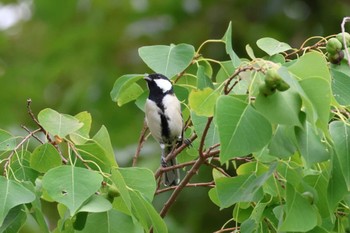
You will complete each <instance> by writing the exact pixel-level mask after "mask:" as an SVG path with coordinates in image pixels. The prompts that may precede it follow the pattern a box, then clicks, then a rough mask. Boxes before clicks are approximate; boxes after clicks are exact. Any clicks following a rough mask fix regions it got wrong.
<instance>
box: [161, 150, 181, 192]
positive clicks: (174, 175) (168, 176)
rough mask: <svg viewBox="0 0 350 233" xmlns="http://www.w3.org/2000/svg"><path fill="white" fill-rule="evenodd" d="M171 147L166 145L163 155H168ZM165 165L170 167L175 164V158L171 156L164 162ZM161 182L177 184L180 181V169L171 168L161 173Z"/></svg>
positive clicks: (167, 184)
mask: <svg viewBox="0 0 350 233" xmlns="http://www.w3.org/2000/svg"><path fill="white" fill-rule="evenodd" d="M172 149H173V148H172V147H170V146H169V147H167V148H166V149H165V152H166V153H165V155H166V156H167V155H169V153H170V152H171V151H172ZM164 165H165V167H171V166H174V165H176V158H172V159H170V160H169V161H167V162H166V164H164ZM163 183H164V185H166V186H174V185H178V184H179V183H180V171H179V169H173V170H169V171H166V172H164V173H163Z"/></svg>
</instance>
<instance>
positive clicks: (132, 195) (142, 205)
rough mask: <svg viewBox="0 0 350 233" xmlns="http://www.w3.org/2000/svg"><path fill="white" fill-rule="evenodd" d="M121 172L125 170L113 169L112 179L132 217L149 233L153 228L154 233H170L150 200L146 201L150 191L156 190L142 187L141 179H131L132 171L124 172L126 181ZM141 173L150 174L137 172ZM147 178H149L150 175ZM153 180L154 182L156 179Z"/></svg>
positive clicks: (143, 171) (142, 171)
mask: <svg viewBox="0 0 350 233" xmlns="http://www.w3.org/2000/svg"><path fill="white" fill-rule="evenodd" d="M121 170H123V169H120V168H118V169H112V177H111V179H112V181H113V183H114V184H115V186H116V187H117V189H118V191H119V193H120V197H121V198H122V200H123V202H124V204H125V206H126V208H127V210H128V212H129V213H130V214H131V216H132V217H133V218H135V219H137V220H138V221H139V222H140V224H141V225H142V226H143V228H144V229H145V231H147V232H148V231H149V229H150V227H151V226H153V230H154V232H159V233H162V232H165V233H166V232H168V231H167V228H166V225H165V223H164V221H163V219H162V218H161V217H160V216H159V214H158V213H157V211H156V210H155V209H154V207H153V206H152V204H151V203H150V202H149V201H148V200H147V199H148V198H147V199H146V198H145V197H144V196H145V194H146V195H147V196H148V195H149V194H150V189H152V190H153V189H154V188H153V187H151V188H149V187H148V185H146V186H145V185H143V186H142V184H141V182H140V180H139V178H136V177H131V176H132V174H131V171H132V170H124V171H123V172H124V174H125V175H126V176H125V178H126V179H124V176H123V175H122V172H121ZM125 171H126V172H125ZM140 171H141V173H144V174H146V173H145V172H148V171H145V170H139V171H137V172H138V173H139V174H140ZM146 176H149V174H148V175H146ZM150 179H151V178H150V177H149V178H148V180H150ZM152 179H153V180H154V178H152ZM126 182H130V184H127V183H126ZM152 183H153V182H152ZM128 185H130V186H131V187H129V186H128ZM137 189H140V190H141V191H142V192H143V194H141V193H140V192H139V191H138V190H137Z"/></svg>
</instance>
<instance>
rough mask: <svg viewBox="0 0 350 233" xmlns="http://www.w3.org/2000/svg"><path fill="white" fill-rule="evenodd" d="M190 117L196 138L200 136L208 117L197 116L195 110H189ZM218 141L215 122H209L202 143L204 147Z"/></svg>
mask: <svg viewBox="0 0 350 233" xmlns="http://www.w3.org/2000/svg"><path fill="white" fill-rule="evenodd" d="M191 119H192V123H193V127H194V129H195V131H196V134H197V136H198V138H202V135H203V131H204V129H205V126H206V124H207V121H208V118H207V117H204V116H198V115H197V114H196V113H195V112H191ZM219 142H220V140H219V133H218V129H217V126H216V125H215V124H210V126H209V129H208V131H207V135H206V137H205V141H204V144H205V146H206V147H205V148H208V147H210V146H212V145H215V144H217V143H219Z"/></svg>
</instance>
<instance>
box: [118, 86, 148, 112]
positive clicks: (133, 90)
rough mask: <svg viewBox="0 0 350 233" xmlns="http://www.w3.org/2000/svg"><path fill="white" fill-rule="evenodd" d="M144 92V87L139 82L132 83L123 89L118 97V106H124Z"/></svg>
mask: <svg viewBox="0 0 350 233" xmlns="http://www.w3.org/2000/svg"><path fill="white" fill-rule="evenodd" d="M142 93H143V89H142V88H141V87H140V85H138V84H137V83H132V84H131V85H130V86H129V87H128V88H125V89H123V90H122V91H121V93H120V96H119V98H118V101H117V104H118V106H123V105H124V104H126V103H129V102H130V101H133V100H135V99H137V98H138V97H139V96H140V95H141V94H142Z"/></svg>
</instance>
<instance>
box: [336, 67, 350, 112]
mask: <svg viewBox="0 0 350 233" xmlns="http://www.w3.org/2000/svg"><path fill="white" fill-rule="evenodd" d="M332 77H333V79H332V90H333V95H334V98H335V99H336V100H337V101H338V103H339V104H341V105H345V106H349V105H350V77H349V76H348V75H346V74H345V73H342V72H339V71H337V70H334V69H332Z"/></svg>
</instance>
